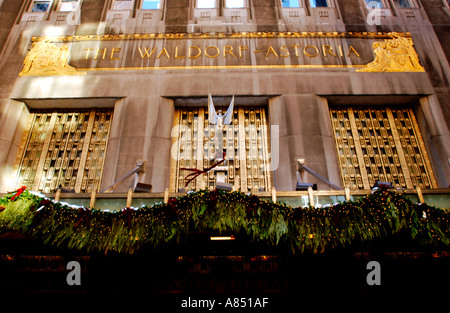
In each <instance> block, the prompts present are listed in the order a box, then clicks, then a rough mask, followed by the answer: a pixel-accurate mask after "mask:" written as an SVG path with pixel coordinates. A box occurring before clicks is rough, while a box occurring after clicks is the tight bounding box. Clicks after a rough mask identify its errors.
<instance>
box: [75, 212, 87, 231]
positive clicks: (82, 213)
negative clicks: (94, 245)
mask: <svg viewBox="0 0 450 313" xmlns="http://www.w3.org/2000/svg"><path fill="white" fill-rule="evenodd" d="M78 212H79V213H81V217H80V220H79V221H78V223H76V224H75V227H78V225H80V223H81V222H82V221H84V224H85V225H86V227H89V225H90V223H91V210H90V209H89V208H80V209H79V210H78Z"/></svg>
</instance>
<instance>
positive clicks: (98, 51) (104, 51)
mask: <svg viewBox="0 0 450 313" xmlns="http://www.w3.org/2000/svg"><path fill="white" fill-rule="evenodd" d="M100 51H101V52H102V53H103V56H102V60H104V59H105V56H106V48H104V49H103V50H100V49H97V53H95V57H94V60H97V57H98V54H99V53H100Z"/></svg>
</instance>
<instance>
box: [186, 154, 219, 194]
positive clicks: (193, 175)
mask: <svg viewBox="0 0 450 313" xmlns="http://www.w3.org/2000/svg"><path fill="white" fill-rule="evenodd" d="M223 162H225V152H223V159H222V161H219V162H216V163H214V164H213V165H212V166H210V167H208V168H205V169H204V170H199V169H197V168H186V167H180V170H184V171H193V172H194V173H191V174H189V175H187V176H186V177H185V178H184V180H185V181H186V179H187V178H188V177H191V176H192V177H191V178H190V179H189V180H188V181H187V182H186V184H185V185H184V187H187V185H189V183H190V182H191V181H193V180H194V179H196V178H197V177H198V176H200V175H202V174H204V173H207V172H209V171H210V170H212V169H213V168H215V167H216V166H219V165H220V164H222V163H223Z"/></svg>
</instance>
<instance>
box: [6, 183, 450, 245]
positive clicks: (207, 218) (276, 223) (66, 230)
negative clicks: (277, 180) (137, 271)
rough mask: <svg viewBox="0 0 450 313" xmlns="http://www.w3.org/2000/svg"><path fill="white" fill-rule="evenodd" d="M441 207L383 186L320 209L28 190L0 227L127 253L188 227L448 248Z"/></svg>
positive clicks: (317, 241) (207, 196)
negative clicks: (71, 196)
mask: <svg viewBox="0 0 450 313" xmlns="http://www.w3.org/2000/svg"><path fill="white" fill-rule="evenodd" d="M449 215H450V214H449V212H448V211H446V210H444V209H439V208H436V207H433V206H429V205H427V204H416V203H413V202H412V201H410V200H409V199H407V198H405V197H404V196H402V195H400V194H398V193H395V192H392V191H387V190H378V191H377V192H375V193H373V194H371V195H369V196H366V197H364V198H362V199H359V200H357V201H347V202H343V203H339V204H335V205H333V206H329V207H324V208H314V207H305V208H301V207H299V208H292V207H290V206H287V205H285V204H279V203H273V202H270V201H265V200H262V199H260V198H259V197H258V196H256V195H248V194H244V193H241V192H222V191H217V190H213V191H209V190H202V191H198V192H192V193H189V194H187V195H184V196H182V197H179V198H171V199H169V201H168V203H158V204H155V205H152V206H145V205H144V206H141V207H140V208H123V209H120V210H119V211H112V212H110V211H102V210H96V209H95V208H86V207H74V206H70V205H68V204H65V203H61V202H58V201H54V200H51V199H48V198H45V197H44V196H43V195H39V194H35V193H33V192H28V191H27V190H25V188H21V189H19V190H18V191H17V192H16V193H14V194H10V195H7V196H5V197H3V198H2V199H1V200H0V234H2V233H5V232H16V233H19V234H22V235H25V236H27V237H29V238H31V239H32V240H35V241H37V242H40V243H43V244H45V245H49V246H52V247H59V248H68V249H85V250H86V251H87V252H91V251H99V252H106V251H113V252H116V253H133V252H134V251H137V250H139V249H141V248H143V247H149V246H150V247H158V246H161V245H162V244H163V243H167V242H180V241H182V240H183V238H187V237H188V236H189V234H190V233H192V232H195V233H210V232H216V233H223V232H227V233H230V232H231V233H244V234H246V235H247V236H249V237H250V238H252V239H253V240H255V241H266V242H267V243H268V244H273V245H277V244H280V243H281V242H284V243H286V244H288V245H289V246H290V247H291V248H292V250H293V252H297V251H300V252H305V251H306V252H311V253H322V252H324V251H327V250H330V249H331V250H332V249H335V248H337V247H347V246H350V245H351V244H352V243H354V242H365V241H370V240H373V239H378V238H389V236H392V235H394V234H399V233H401V234H403V235H406V237H407V238H409V239H411V240H414V241H415V242H418V243H420V244H423V245H436V246H444V247H448V246H449V243H450V227H449V226H450V223H449V221H450V220H449V217H450V216H449Z"/></svg>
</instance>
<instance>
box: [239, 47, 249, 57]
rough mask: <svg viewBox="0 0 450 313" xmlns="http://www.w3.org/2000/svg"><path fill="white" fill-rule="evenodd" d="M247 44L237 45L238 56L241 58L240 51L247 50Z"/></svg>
mask: <svg viewBox="0 0 450 313" xmlns="http://www.w3.org/2000/svg"><path fill="white" fill-rule="evenodd" d="M247 49H248V46H239V57H240V58H242V51H244V50H247Z"/></svg>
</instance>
